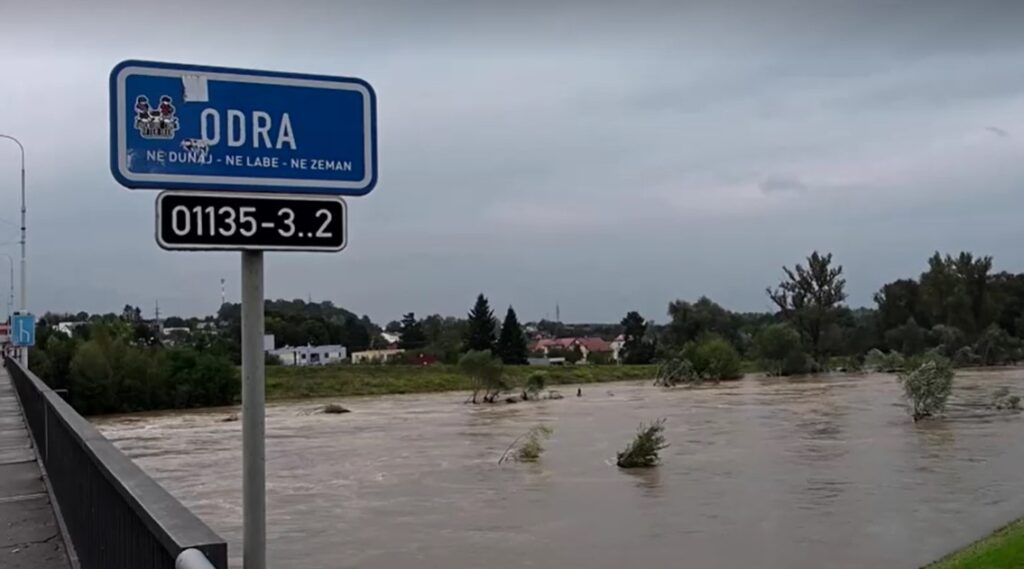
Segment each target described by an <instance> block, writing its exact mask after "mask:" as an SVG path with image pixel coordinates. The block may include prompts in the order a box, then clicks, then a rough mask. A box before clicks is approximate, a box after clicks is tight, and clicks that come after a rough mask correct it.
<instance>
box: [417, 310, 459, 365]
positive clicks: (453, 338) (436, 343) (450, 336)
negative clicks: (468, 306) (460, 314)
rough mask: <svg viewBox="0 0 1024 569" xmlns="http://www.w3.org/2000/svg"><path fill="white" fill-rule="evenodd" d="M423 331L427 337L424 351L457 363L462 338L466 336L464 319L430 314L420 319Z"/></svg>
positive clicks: (440, 358) (445, 360)
mask: <svg viewBox="0 0 1024 569" xmlns="http://www.w3.org/2000/svg"><path fill="white" fill-rule="evenodd" d="M422 325H423V333H424V335H425V336H426V338H427V347H426V349H425V350H424V351H425V352H426V353H429V354H431V355H433V356H434V357H436V358H438V359H439V360H441V361H443V362H446V363H451V364H454V363H457V362H458V361H459V355H460V353H461V348H462V342H463V338H464V337H465V336H466V327H467V322H466V320H465V319H461V318H455V317H452V316H446V317H442V316H441V315H440V314H432V315H430V316H427V317H426V318H424V319H423V321H422Z"/></svg>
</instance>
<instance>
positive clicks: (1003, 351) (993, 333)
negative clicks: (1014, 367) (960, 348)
mask: <svg viewBox="0 0 1024 569" xmlns="http://www.w3.org/2000/svg"><path fill="white" fill-rule="evenodd" d="M974 353H975V354H977V356H978V360H979V363H981V365H986V366H990V365H1001V364H1007V363H1012V362H1014V361H1016V360H1018V359H1020V357H1021V341H1020V340H1019V339H1018V338H1014V337H1012V336H1010V335H1009V334H1007V333H1006V331H1005V330H1003V329H1002V328H1000V327H999V326H998V325H996V324H992V325H991V326H989V327H988V328H986V329H985V331H984V332H983V333H982V334H981V335H980V336H978V341H977V342H975V343H974Z"/></svg>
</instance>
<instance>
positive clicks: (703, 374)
mask: <svg viewBox="0 0 1024 569" xmlns="http://www.w3.org/2000/svg"><path fill="white" fill-rule="evenodd" d="M683 358H684V359H686V360H688V361H689V362H690V365H691V366H692V368H693V372H694V373H695V374H696V375H697V377H700V378H702V379H707V380H711V381H721V380H728V379H739V378H741V377H743V372H742V371H741V363H742V362H741V361H740V355H739V353H738V352H737V351H736V348H734V347H733V345H732V344H730V343H729V341H728V340H726V339H725V338H723V337H721V336H718V335H715V334H709V335H707V336H704V337H703V338H701V340H700V341H699V342H696V343H692V342H691V343H690V344H688V345H687V347H686V348H684V349H683Z"/></svg>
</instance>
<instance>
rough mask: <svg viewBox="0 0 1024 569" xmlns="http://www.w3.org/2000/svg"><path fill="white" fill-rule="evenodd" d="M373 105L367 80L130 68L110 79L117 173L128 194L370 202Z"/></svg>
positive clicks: (149, 65) (169, 66)
mask: <svg viewBox="0 0 1024 569" xmlns="http://www.w3.org/2000/svg"><path fill="white" fill-rule="evenodd" d="M376 105H377V103H376V95H375V94H374V91H373V88H372V87H371V86H370V84H369V83H367V82H365V81H363V80H361V79H354V78H348V77H330V76H322V75H305V74H295V73H279V72H271V71H253V70H246V69H230V68H223V67H208V66H199V65H180V64H173V63H157V62H147V61H125V62H123V63H121V64H119V65H117V66H116V67H115V68H114V70H113V71H112V72H111V74H110V118H111V123H110V141H111V148H110V170H111V172H112V173H113V175H114V178H116V179H117V181H118V182H119V183H121V184H122V185H124V186H127V187H129V188H149V189H194V190H203V191H225V192H235V191H247V192H252V191H257V192H276V193H306V194H309V193H313V194H334V195H353V196H356V195H364V194H367V193H369V192H370V191H371V190H372V189H373V187H374V186H375V185H376V183H377V126H376V115H377V109H376Z"/></svg>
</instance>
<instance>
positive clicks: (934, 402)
mask: <svg viewBox="0 0 1024 569" xmlns="http://www.w3.org/2000/svg"><path fill="white" fill-rule="evenodd" d="M953 375H954V374H953V367H952V366H951V365H950V364H949V360H946V359H944V358H936V357H932V358H929V359H927V360H925V361H924V363H922V364H920V365H919V366H917V367H915V368H914V369H912V370H910V371H907V372H903V373H901V374H899V382H900V383H901V384H902V385H903V395H904V397H906V399H907V401H908V403H909V404H910V405H909V407H908V411H909V412H910V415H911V416H912V417H913V418H914V421H919V420H921V419H924V418H926V417H931V416H933V415H936V414H938V413H941V412H942V411H943V409H945V408H946V400H947V399H949V394H950V393H951V392H952V391H953Z"/></svg>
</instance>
